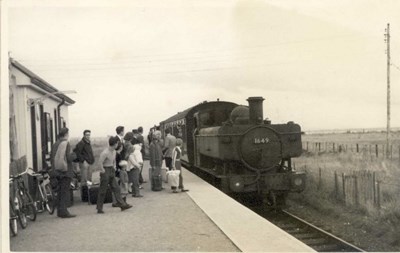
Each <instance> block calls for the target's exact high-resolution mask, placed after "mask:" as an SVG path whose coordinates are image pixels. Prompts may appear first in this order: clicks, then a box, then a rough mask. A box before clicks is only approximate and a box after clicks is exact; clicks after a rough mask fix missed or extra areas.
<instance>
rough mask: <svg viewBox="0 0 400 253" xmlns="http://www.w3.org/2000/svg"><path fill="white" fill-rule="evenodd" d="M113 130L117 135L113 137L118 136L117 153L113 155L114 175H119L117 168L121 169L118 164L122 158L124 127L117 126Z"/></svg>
mask: <svg viewBox="0 0 400 253" xmlns="http://www.w3.org/2000/svg"><path fill="white" fill-rule="evenodd" d="M115 131H116V132H117V135H116V136H115V137H117V138H118V146H117V155H116V157H115V159H116V163H117V171H116V174H115V176H116V177H118V176H119V170H120V169H121V168H120V166H119V162H120V161H121V160H123V159H124V143H125V141H124V132H125V128H124V127H123V126H118V127H117V128H116V129H115Z"/></svg>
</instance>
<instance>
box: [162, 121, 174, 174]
mask: <svg viewBox="0 0 400 253" xmlns="http://www.w3.org/2000/svg"><path fill="white" fill-rule="evenodd" d="M165 134H166V135H167V136H166V137H165V142H164V148H163V153H164V157H165V166H167V168H168V169H169V170H171V169H172V150H173V149H174V148H175V146H176V138H175V136H173V135H172V134H171V130H169V129H166V130H165Z"/></svg>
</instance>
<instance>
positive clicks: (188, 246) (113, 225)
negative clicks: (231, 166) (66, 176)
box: [10, 161, 313, 252]
mask: <svg viewBox="0 0 400 253" xmlns="http://www.w3.org/2000/svg"><path fill="white" fill-rule="evenodd" d="M148 168H149V164H148V162H147V161H146V162H145V167H144V169H143V177H144V178H145V179H147V178H148V174H147V173H148ZM98 177H99V176H98V174H94V175H93V181H94V182H96V181H97V182H98V181H99V178H98ZM183 178H184V185H185V188H187V189H189V190H190V191H189V192H185V193H178V194H173V193H172V192H171V190H170V186H169V185H168V184H165V183H163V187H164V188H165V189H164V190H163V191H161V192H153V191H151V190H150V184H149V183H145V184H143V187H144V189H142V192H141V194H142V195H144V197H143V198H133V197H131V196H130V195H129V196H128V198H127V202H128V203H129V204H131V205H133V208H131V209H128V210H126V211H124V212H121V211H120V209H119V208H113V207H111V204H105V205H104V211H105V214H97V213H96V206H95V205H88V204H87V203H84V202H81V201H80V194H79V191H76V192H75V196H74V205H73V206H72V207H70V208H69V210H70V212H71V213H73V214H76V215H77V217H75V218H72V219H61V218H58V217H57V216H56V215H55V214H54V215H49V214H48V213H46V212H43V213H41V214H38V217H37V220H36V221H35V222H29V224H28V227H27V228H26V229H24V230H22V229H20V228H19V230H18V235H17V236H16V237H11V238H10V250H11V251H36V252H46V251H61V252H104V251H106V252H133V251H134V252H240V251H243V252H310V251H313V250H312V249H311V248H309V247H308V246H306V245H304V244H303V243H301V242H299V241H298V240H296V239H295V238H294V237H292V236H290V235H288V234H286V233H285V232H284V231H282V230H281V229H279V228H277V227H276V226H274V225H273V224H272V223H270V222H268V221H267V220H265V219H264V218H262V217H261V216H259V215H257V214H256V213H254V212H253V211H251V210H249V209H248V208H246V207H244V206H242V205H241V204H239V203H238V202H236V201H235V200H233V199H231V198H230V197H228V196H226V195H225V194H224V193H222V192H220V191H219V190H218V189H216V188H214V187H213V186H211V185H209V184H208V183H206V182H204V181H203V180H202V179H200V178H198V177H197V176H196V175H194V174H192V173H191V172H189V171H187V170H185V169H183Z"/></svg>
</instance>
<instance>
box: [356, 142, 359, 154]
mask: <svg viewBox="0 0 400 253" xmlns="http://www.w3.org/2000/svg"><path fill="white" fill-rule="evenodd" d="M356 148H357V153H358V152H359V150H358V143H357V144H356Z"/></svg>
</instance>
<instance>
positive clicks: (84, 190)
mask: <svg viewBox="0 0 400 253" xmlns="http://www.w3.org/2000/svg"><path fill="white" fill-rule="evenodd" d="M88 199H89V197H88V187H87V185H82V186H81V200H82V202H88Z"/></svg>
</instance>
